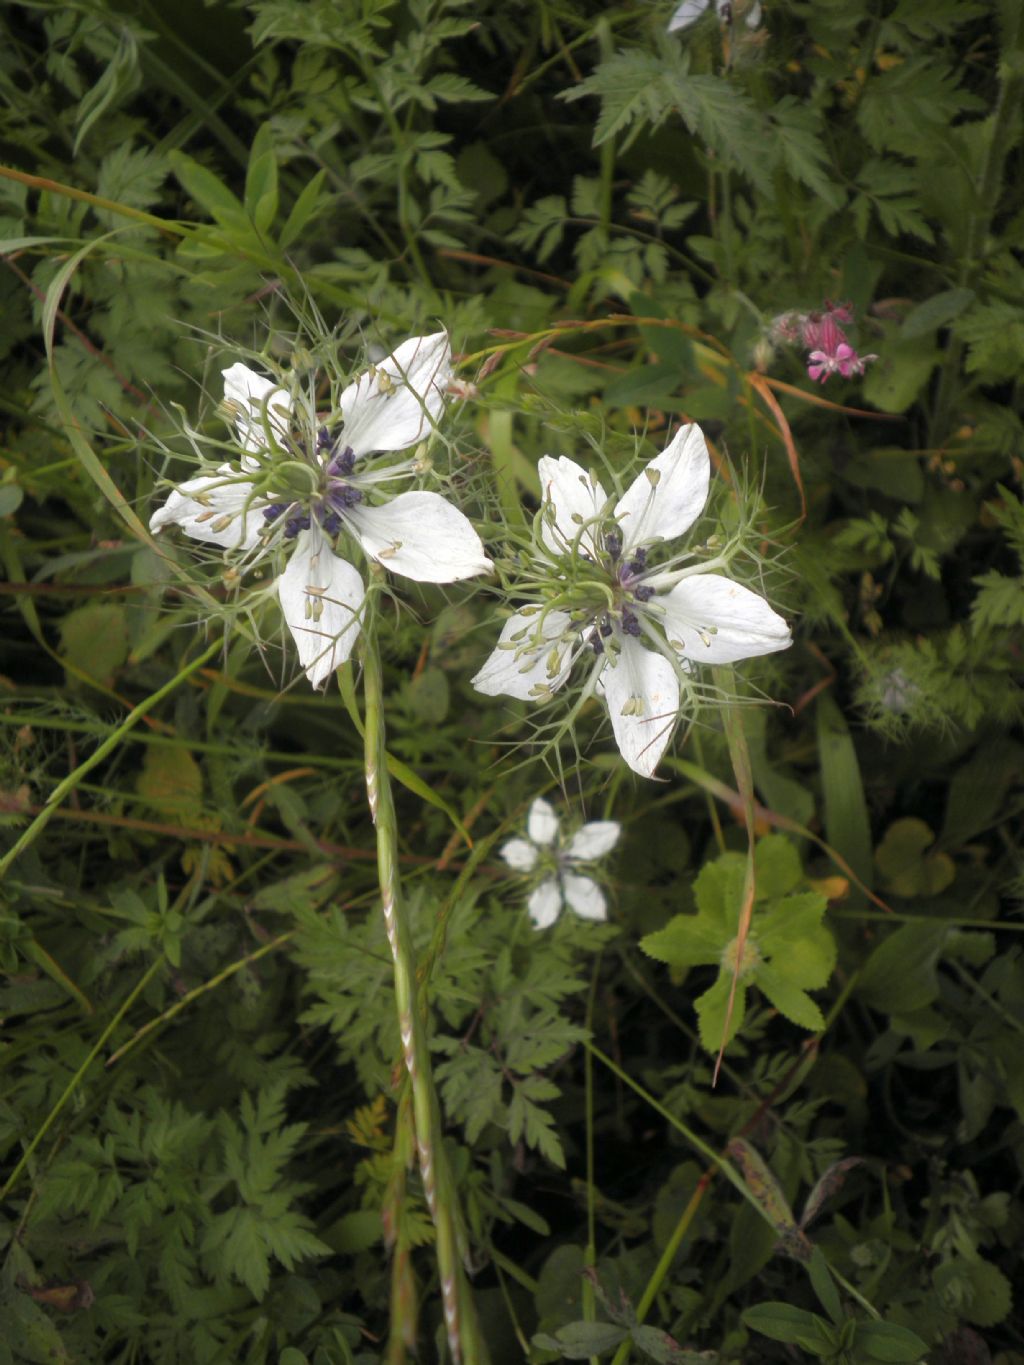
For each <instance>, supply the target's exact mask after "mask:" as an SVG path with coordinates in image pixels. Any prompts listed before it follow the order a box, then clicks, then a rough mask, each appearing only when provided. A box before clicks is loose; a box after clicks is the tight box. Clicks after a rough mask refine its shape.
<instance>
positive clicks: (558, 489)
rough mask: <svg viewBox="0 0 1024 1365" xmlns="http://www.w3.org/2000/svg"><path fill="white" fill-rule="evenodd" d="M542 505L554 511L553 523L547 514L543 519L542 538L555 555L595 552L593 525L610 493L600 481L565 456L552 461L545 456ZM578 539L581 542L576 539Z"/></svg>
mask: <svg viewBox="0 0 1024 1365" xmlns="http://www.w3.org/2000/svg"><path fill="white" fill-rule="evenodd" d="M537 473H538V475H539V476H540V491H541V499H542V504H543V506H545V507H547V506H550V507H551V508H552V509H553V511H554V524H552V523H551V522H550V521H549V520H548V517H549V516H550V515H551V513H550V512H547V513H546V514H545V515H544V516H543V517H542V518H541V532H540V533H541V539H542V540H543V541H544V544H545V545H546V546H547V547H548V549H549V550H554V551H555V553H556V554H562V555H564V554H568V553H571V551H572V549H573V546H574V545H576V546H577V547H578V548H579V549H583V550H585V551H586V552H587V553H588V554H591V555H592V554H593V553H594V537H593V523H594V517H595V515H596V514H597V513H598V512H600V510H601V508H602V507H603V506H604V505H605V503H606V502H607V501H608V494H607V493H606V492H605V491H604V489H603V488H602V487H601V483H600V480H599V479H597V478H595V477H594V476H593V475H591V474H588V473H587V471H586V470H585V469H584V468H583V467H582V466H581V465H578V464H577V463H576V461H575V460H570V459H569V458H568V457H567V456H565V455H560V456H559V458H558V459H557V460H556V459H553V458H552V457H551V456H550V455H542V456H541V458H540V459H539V460H538V461H537ZM585 522H589V523H590V527H591V529H590V531H589V532H584V533H583V535H582V536H580V528H581V526H582V525H583V524H584V523H585ZM577 536H579V537H580V538H579V540H577Z"/></svg>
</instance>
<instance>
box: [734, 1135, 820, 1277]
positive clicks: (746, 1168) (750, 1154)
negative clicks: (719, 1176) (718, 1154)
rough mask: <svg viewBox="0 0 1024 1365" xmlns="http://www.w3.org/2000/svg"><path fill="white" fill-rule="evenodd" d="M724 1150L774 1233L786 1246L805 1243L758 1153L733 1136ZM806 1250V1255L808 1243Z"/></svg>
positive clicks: (776, 1181) (777, 1184) (782, 1196)
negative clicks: (739, 1172) (739, 1171)
mask: <svg viewBox="0 0 1024 1365" xmlns="http://www.w3.org/2000/svg"><path fill="white" fill-rule="evenodd" d="M725 1151H726V1155H727V1156H728V1157H729V1159H730V1160H731V1161H734V1162H735V1163H736V1165H737V1166H739V1168H740V1170H741V1171H742V1172H743V1179H744V1181H745V1183H746V1186H747V1189H748V1190H749V1191H750V1193H751V1195H752V1196H753V1198H754V1200H755V1201H756V1203H757V1204H758V1206H759V1207H760V1208H761V1209H762V1211H763V1212H764V1215H765V1217H766V1218H767V1219H768V1221H769V1222H770V1223H771V1225H772V1227H773V1228H774V1229H775V1235H776V1236H777V1237H778V1238H779V1239H780V1240H781V1241H783V1242H785V1243H786V1244H787V1245H791V1244H795V1243H798V1242H800V1241H803V1242H804V1244H805V1245H806V1239H805V1238H804V1237H803V1234H802V1233H801V1232H800V1230H799V1228H798V1227H797V1224H796V1219H795V1218H794V1217H793V1211H792V1209H791V1208H790V1207H789V1201H788V1200H787V1199H786V1196H785V1195H784V1194H783V1192H782V1186H781V1185H780V1184H779V1182H778V1180H777V1179H776V1176H775V1172H774V1171H773V1170H772V1169H771V1167H770V1166H769V1165H768V1163H767V1162H766V1161H765V1160H764V1158H763V1157H762V1156H761V1154H760V1152H759V1151H757V1149H756V1148H755V1147H752V1146H751V1145H750V1143H749V1142H747V1141H746V1140H745V1139H744V1138H733V1139H732V1141H731V1142H730V1143H729V1144H728V1146H727V1147H726V1149H725ZM807 1250H808V1254H809V1250H810V1248H809V1246H808V1248H807Z"/></svg>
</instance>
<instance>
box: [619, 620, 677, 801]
mask: <svg viewBox="0 0 1024 1365" xmlns="http://www.w3.org/2000/svg"><path fill="white" fill-rule="evenodd" d="M601 682H602V683H603V685H604V687H603V690H604V696H605V701H606V702H607V704H608V715H609V716H610V717H611V722H612V730H613V732H614V734H615V743H616V744H617V745H618V746H619V753H621V755H622V757H623V758H624V759H625V760H626V762H627V763H628V764H629V766H630V767H631V768H632V769H633V771H634V772H635V773H639V774H640V776H641V777H653V776H654V770H655V768H656V767H657V766H658V760H659V759H660V758H661V756H662V754H663V753H664V752H665V746H666V745H667V744H668V741H669V739H670V737H671V735H672V729H673V726H674V725H675V720H676V714H677V713H678V711H679V681H678V679H677V678H676V675H675V670H674V669H673V667H672V665H671V664H670V663H669V661H668V660H667V659H665V658H663V657H662V656H661V655H660V654H656V653H655V652H654V651H653V650H650V649H645V648H644V647H643V645H642V644H641V643H640V641H639V640H635V639H633V638H632V637H630V636H626V637H624V638H623V640H622V652H621V653H620V655H619V658H618V661H617V663H616V665H615V667H614V668H606V669H605V670H604V672H603V673H602V674H601ZM623 712H625V714H623Z"/></svg>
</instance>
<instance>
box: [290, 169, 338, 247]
mask: <svg viewBox="0 0 1024 1365" xmlns="http://www.w3.org/2000/svg"><path fill="white" fill-rule="evenodd" d="M326 179H327V172H326V171H325V170H319V171H317V173H316V175H314V176H313V178H312V180H310V181H308V182H307V183H306V184H305V185H303V187H302V193H301V194H300V195H299V197H298V199H296V201H295V203H294V204H293V205H292V209H291V212H290V213H289V215H288V217H287V218H286V219H285V223H284V227H283V228H282V229H281V235H280V237H279V239H278V243H279V245H280V247H281V250H282V251H284V250H287V248H288V247H290V246H291V245H292V243H293V242H294V241H295V240H296V239H297V238H298V237H299V236H300V235H301V233H302V231H303V229H304V228H305V227H306V225H307V224H308V223H310V222H312V220H313V219H314V218H315V217H316V216H317V214H318V213H322V212H323V211H324V209H325V208H326V207H327V201H326V200H323V201H321V199H320V194H321V191H322V190H323V187H324V182H325V180H326Z"/></svg>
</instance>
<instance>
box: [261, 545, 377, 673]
mask: <svg viewBox="0 0 1024 1365" xmlns="http://www.w3.org/2000/svg"><path fill="white" fill-rule="evenodd" d="M277 595H278V598H279V599H280V602H281V611H282V612H283V613H284V619H285V621H286V622H287V625H288V629H289V630H290V631H291V633H292V636H293V637H294V640H295V644H296V647H297V649H298V651H299V659H300V661H301V663H302V667H303V668H304V669H305V670H306V677H307V678H308V679H309V681H310V682H311V683H312V685H313V686H314V687H319V685H320V684H321V683H322V682H324V681H325V680H326V679H327V678H329V677H330V676H331V674H332V673H333V672H334V670H335V669H336V668H338V667H340V665H341V664H343V663H344V662H345V660H346V659H347V658H348V656H349V655H350V654H351V653H352V646H353V645H354V644H355V642H356V638H357V637H358V635H359V630H360V625H361V622H360V620H359V612H360V608H361V607H362V605H363V598H364V597H365V595H366V590H365V588H364V587H363V580H362V579H361V578H360V576H359V573H358V571H357V570H356V569H354V568H353V567H352V565H351V564H349V563H348V562H347V560H344V559H339V558H338V556H337V555H336V554H333V553H332V551H331V550H330V548H329V546H328V543H327V541H326V540H325V539H324V537H323V535H322V534H321V532H320V530H319V528H318V527H313V528H311V529H310V530H308V531H300V532H299V535H298V536H297V537H296V540H295V549H294V550H293V551H292V554H291V558H290V559H289V561H288V567H287V568H286V569H285V571H284V573H283V574H282V575H281V577H280V578H279V579H278V580H277Z"/></svg>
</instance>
